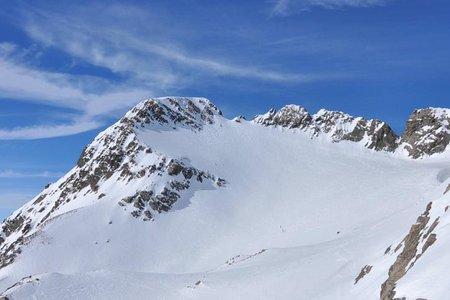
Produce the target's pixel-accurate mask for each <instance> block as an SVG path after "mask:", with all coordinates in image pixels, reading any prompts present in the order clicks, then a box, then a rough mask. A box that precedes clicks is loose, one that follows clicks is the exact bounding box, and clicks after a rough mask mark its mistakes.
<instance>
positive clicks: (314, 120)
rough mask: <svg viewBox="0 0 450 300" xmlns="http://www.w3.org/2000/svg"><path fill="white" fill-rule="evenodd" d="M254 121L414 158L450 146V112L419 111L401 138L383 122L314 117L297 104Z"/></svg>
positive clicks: (331, 115) (332, 115)
mask: <svg viewBox="0 0 450 300" xmlns="http://www.w3.org/2000/svg"><path fill="white" fill-rule="evenodd" d="M253 122H254V123H257V124H261V125H263V126H271V127H283V128H289V129H299V130H302V131H304V132H305V133H307V134H308V135H309V136H310V137H311V138H317V137H320V136H326V137H327V138H329V139H330V140H331V141H332V142H335V143H338V142H341V141H350V142H355V143H361V144H362V145H363V146H364V147H366V148H368V149H373V150H376V151H387V152H395V151H403V149H405V150H406V152H407V154H408V155H409V156H410V157H412V158H414V159H417V158H421V157H424V156H425V155H433V154H436V153H442V152H443V151H444V150H446V149H447V147H448V145H449V143H450V109H439V108H427V109H420V110H416V111H415V112H414V113H413V114H412V115H411V117H410V118H409V120H408V122H407V126H406V130H405V132H404V134H403V135H402V136H401V137H400V136H398V135H397V134H395V132H394V131H393V130H392V128H391V127H390V126H389V125H388V124H386V123H385V122H383V121H380V120H367V119H364V118H361V117H353V116H350V115H348V114H345V113H342V112H338V111H328V110H324V109H322V110H320V111H319V112H317V113H316V114H314V115H311V114H309V113H308V111H307V110H306V109H305V108H304V107H301V106H298V105H287V106H285V107H283V108H281V109H280V110H279V111H277V110H275V109H271V110H270V111H269V112H267V113H266V114H264V115H259V116H256V117H255V118H254V119H253Z"/></svg>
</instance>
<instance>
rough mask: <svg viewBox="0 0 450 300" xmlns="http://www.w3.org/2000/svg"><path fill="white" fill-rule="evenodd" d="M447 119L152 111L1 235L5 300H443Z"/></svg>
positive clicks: (208, 108)
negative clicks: (396, 124)
mask: <svg viewBox="0 0 450 300" xmlns="http://www.w3.org/2000/svg"><path fill="white" fill-rule="evenodd" d="M449 143H450V110H448V109H436V108H428V109H422V110H417V111H415V112H414V113H413V114H412V115H411V117H410V118H409V120H408V122H407V126H406V130H405V132H404V133H403V135H402V136H398V135H396V134H395V133H394V132H393V130H392V129H391V128H390V127H389V125H388V124H386V123H385V122H382V121H379V120H366V119H364V118H360V117H358V118H357V117H352V116H350V115H348V114H345V113H342V112H333V111H327V110H320V111H319V112H317V113H316V114H313V115H311V114H309V113H308V111H307V110H306V109H305V108H302V107H300V106H296V105H288V106H285V107H283V108H281V109H280V110H279V111H276V110H270V111H269V112H267V113H266V114H263V115H259V116H256V117H255V118H254V119H253V120H251V121H247V120H245V118H243V117H238V118H235V119H233V120H228V119H226V118H224V117H223V115H222V113H221V111H220V110H219V109H218V108H217V107H216V106H215V105H214V104H212V103H211V102H210V101H209V100H207V99H205V98H181V97H166V98H155V99H149V100H146V101H143V102H142V103H140V104H138V105H137V106H136V107H134V108H133V109H132V110H131V111H129V112H128V113H127V114H126V115H125V116H124V117H123V118H121V119H120V120H119V121H118V122H117V123H116V124H114V125H113V126H111V127H110V128H108V129H106V130H105V131H104V132H101V133H100V134H99V135H98V136H97V137H96V138H95V139H94V141H93V142H92V143H91V144H90V145H88V146H87V147H86V148H85V149H84V150H83V152H82V154H81V156H80V159H79V160H78V162H77V164H76V166H75V167H74V168H73V169H72V170H71V171H69V172H68V173H67V174H66V175H65V176H63V177H62V178H61V179H59V180H58V181H57V182H55V183H53V184H50V185H49V186H47V187H46V188H45V189H44V190H43V191H42V192H41V193H40V194H39V195H37V196H36V197H35V198H34V199H32V200H31V201H30V202H28V203H27V204H25V205H24V206H23V207H21V208H20V209H18V210H17V211H15V212H14V213H13V214H12V215H11V216H10V217H9V218H7V219H6V220H5V221H4V222H3V224H2V230H1V237H0V242H1V243H0V290H1V291H3V292H2V296H3V297H5V298H4V299H82V298H83V299H84V298H87V299H293V298H294V299H352V300H353V299H383V300H387V299H391V300H392V299H408V300H409V299H414V300H415V299H428V300H431V299H445V298H446V295H448V294H449V292H450V288H449V287H448V285H447V284H446V278H447V276H446V275H447V274H448V272H447V268H448V267H449V266H450V254H448V251H446V250H447V249H449V246H450V238H448V236H450V235H449V232H447V231H449V229H448V228H449V226H447V225H449V224H450V217H449V216H448V212H447V211H448V207H449V206H448V205H450V193H449V192H448V191H450V166H449V165H450V150H449V147H448V144H449Z"/></svg>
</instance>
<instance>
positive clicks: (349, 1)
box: [270, 0, 392, 16]
mask: <svg viewBox="0 0 450 300" xmlns="http://www.w3.org/2000/svg"><path fill="white" fill-rule="evenodd" d="M388 1H392V0H276V1H274V2H272V7H271V10H270V15H271V16H286V15H290V14H292V13H295V12H302V11H307V10H309V9H311V8H312V7H314V6H315V7H321V8H325V9H337V8H344V7H355V8H364V7H371V6H377V5H383V4H385V3H386V2H388Z"/></svg>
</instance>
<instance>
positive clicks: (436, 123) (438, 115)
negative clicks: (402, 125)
mask: <svg viewBox="0 0 450 300" xmlns="http://www.w3.org/2000/svg"><path fill="white" fill-rule="evenodd" d="M402 142H403V143H404V148H405V149H406V150H407V151H408V153H409V155H410V156H411V157H412V158H419V157H422V156H424V155H433V154H436V153H441V152H443V151H444V150H445V149H446V148H447V146H448V144H449V143H450V109H440V108H427V109H419V110H416V111H414V113H413V114H412V115H411V117H410V118H409V120H408V123H407V125H406V130H405V132H404V134H403V137H402Z"/></svg>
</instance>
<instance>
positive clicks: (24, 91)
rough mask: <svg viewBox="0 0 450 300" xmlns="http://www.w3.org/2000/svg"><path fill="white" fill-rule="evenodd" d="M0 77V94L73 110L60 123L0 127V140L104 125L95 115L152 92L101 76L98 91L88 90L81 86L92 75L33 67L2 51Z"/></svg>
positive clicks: (50, 134)
mask: <svg viewBox="0 0 450 300" xmlns="http://www.w3.org/2000/svg"><path fill="white" fill-rule="evenodd" d="M9 48H10V49H13V48H14V47H13V46H9ZM0 78H2V80H1V81H0V98H8V99H16V100H20V101H32V102H37V103H42V104H46V105H51V106H55V107H65V108H70V109H72V110H74V111H75V113H74V114H73V115H71V117H70V118H69V119H68V120H67V121H66V122H63V123H61V122H58V123H57V124H40V125H33V126H26V127H15V128H9V129H1V128H0V140H12V139H40V138H51V137H59V136H67V135H74V134H78V133H82V132H85V131H89V130H93V129H96V128H99V127H101V126H102V125H104V123H103V122H102V121H101V120H98V117H102V116H105V115H108V114H113V113H115V112H116V111H120V110H122V109H125V108H127V107H129V106H130V105H132V104H134V103H136V102H137V101H139V100H142V99H144V98H146V97H148V96H152V95H154V94H153V91H151V90H150V89H146V90H144V89H139V88H130V87H127V86H121V85H119V86H115V87H113V85H112V84H110V83H108V82H104V81H101V80H100V81H99V80H97V85H98V86H97V87H96V88H97V89H98V90H100V91H99V92H98V93H93V92H87V91H85V90H84V89H83V87H86V86H89V87H92V81H95V79H94V80H93V79H92V78H90V77H86V78H84V77H83V76H72V75H68V74H62V73H55V72H46V71H40V70H35V69H34V68H32V67H29V66H27V65H23V64H22V63H21V62H19V61H16V60H14V59H13V58H9V57H7V56H6V55H3V56H2V55H1V53H0ZM88 81H90V82H89V83H88ZM85 82H86V83H85ZM0 101H1V100H0Z"/></svg>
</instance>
